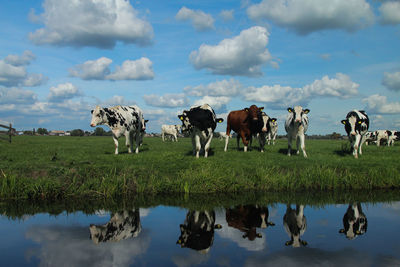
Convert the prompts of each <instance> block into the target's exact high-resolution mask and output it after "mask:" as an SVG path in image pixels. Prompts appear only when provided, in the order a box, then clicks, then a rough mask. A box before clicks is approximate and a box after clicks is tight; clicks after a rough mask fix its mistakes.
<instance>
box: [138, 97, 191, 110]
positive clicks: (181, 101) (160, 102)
mask: <svg viewBox="0 0 400 267" xmlns="http://www.w3.org/2000/svg"><path fill="white" fill-rule="evenodd" d="M143 99H144V101H145V102H146V104H147V105H149V106H153V107H165V108H175V107H185V106H187V105H188V104H189V99H187V97H186V96H185V95H184V94H165V95H163V96H159V95H155V94H151V95H144V96H143Z"/></svg>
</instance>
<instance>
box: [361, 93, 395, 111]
mask: <svg viewBox="0 0 400 267" xmlns="http://www.w3.org/2000/svg"><path fill="white" fill-rule="evenodd" d="M362 102H363V103H365V104H366V107H365V109H366V111H367V112H368V113H371V114H399V113H400V102H391V103H388V101H387V97H386V96H383V95H379V94H375V95H371V96H369V97H367V98H364V99H363V100H362Z"/></svg>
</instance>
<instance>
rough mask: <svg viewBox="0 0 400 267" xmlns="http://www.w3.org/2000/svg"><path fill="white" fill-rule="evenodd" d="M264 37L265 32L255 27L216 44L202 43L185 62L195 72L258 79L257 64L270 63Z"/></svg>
mask: <svg viewBox="0 0 400 267" xmlns="http://www.w3.org/2000/svg"><path fill="white" fill-rule="evenodd" d="M268 35H269V33H268V31H267V29H265V28H263V27H260V26H255V27H252V28H249V29H247V30H243V31H242V32H241V33H240V35H238V36H235V37H233V38H232V39H224V40H222V41H221V42H220V43H219V44H218V45H215V46H213V45H206V44H202V45H201V46H200V48H199V49H198V50H197V51H192V52H191V53H190V57H189V59H190V62H191V63H192V64H193V65H194V67H195V68H196V69H207V70H209V71H211V72H212V73H213V74H226V75H242V76H260V75H262V72H261V65H263V64H264V63H266V62H267V61H269V60H271V55H270V53H269V51H268V49H267V48H266V46H267V44H268Z"/></svg>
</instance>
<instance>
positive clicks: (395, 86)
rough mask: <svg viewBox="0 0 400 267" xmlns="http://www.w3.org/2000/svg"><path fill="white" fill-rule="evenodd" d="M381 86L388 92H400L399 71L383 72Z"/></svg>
mask: <svg viewBox="0 0 400 267" xmlns="http://www.w3.org/2000/svg"><path fill="white" fill-rule="evenodd" d="M382 84H383V85H384V86H386V87H387V88H388V89H389V90H393V91H398V92H400V71H399V72H394V73H389V72H385V73H384V74H383V80H382Z"/></svg>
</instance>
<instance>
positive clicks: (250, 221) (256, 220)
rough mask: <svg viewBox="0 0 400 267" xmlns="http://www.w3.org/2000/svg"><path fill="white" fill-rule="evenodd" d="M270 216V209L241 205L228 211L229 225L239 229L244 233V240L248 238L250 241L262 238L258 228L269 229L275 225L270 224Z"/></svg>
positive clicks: (227, 219)
mask: <svg viewBox="0 0 400 267" xmlns="http://www.w3.org/2000/svg"><path fill="white" fill-rule="evenodd" d="M268 216H269V211H268V208H267V207H259V206H257V205H244V206H243V205H240V206H237V207H235V208H233V209H227V210H226V221H227V223H228V225H229V226H231V227H233V228H236V229H239V230H240V231H241V232H243V233H244V234H243V238H248V239H249V240H250V241H253V240H255V239H256V238H261V237H262V235H261V234H260V233H257V228H267V227H268V226H274V225H275V224H274V223H272V222H268Z"/></svg>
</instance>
